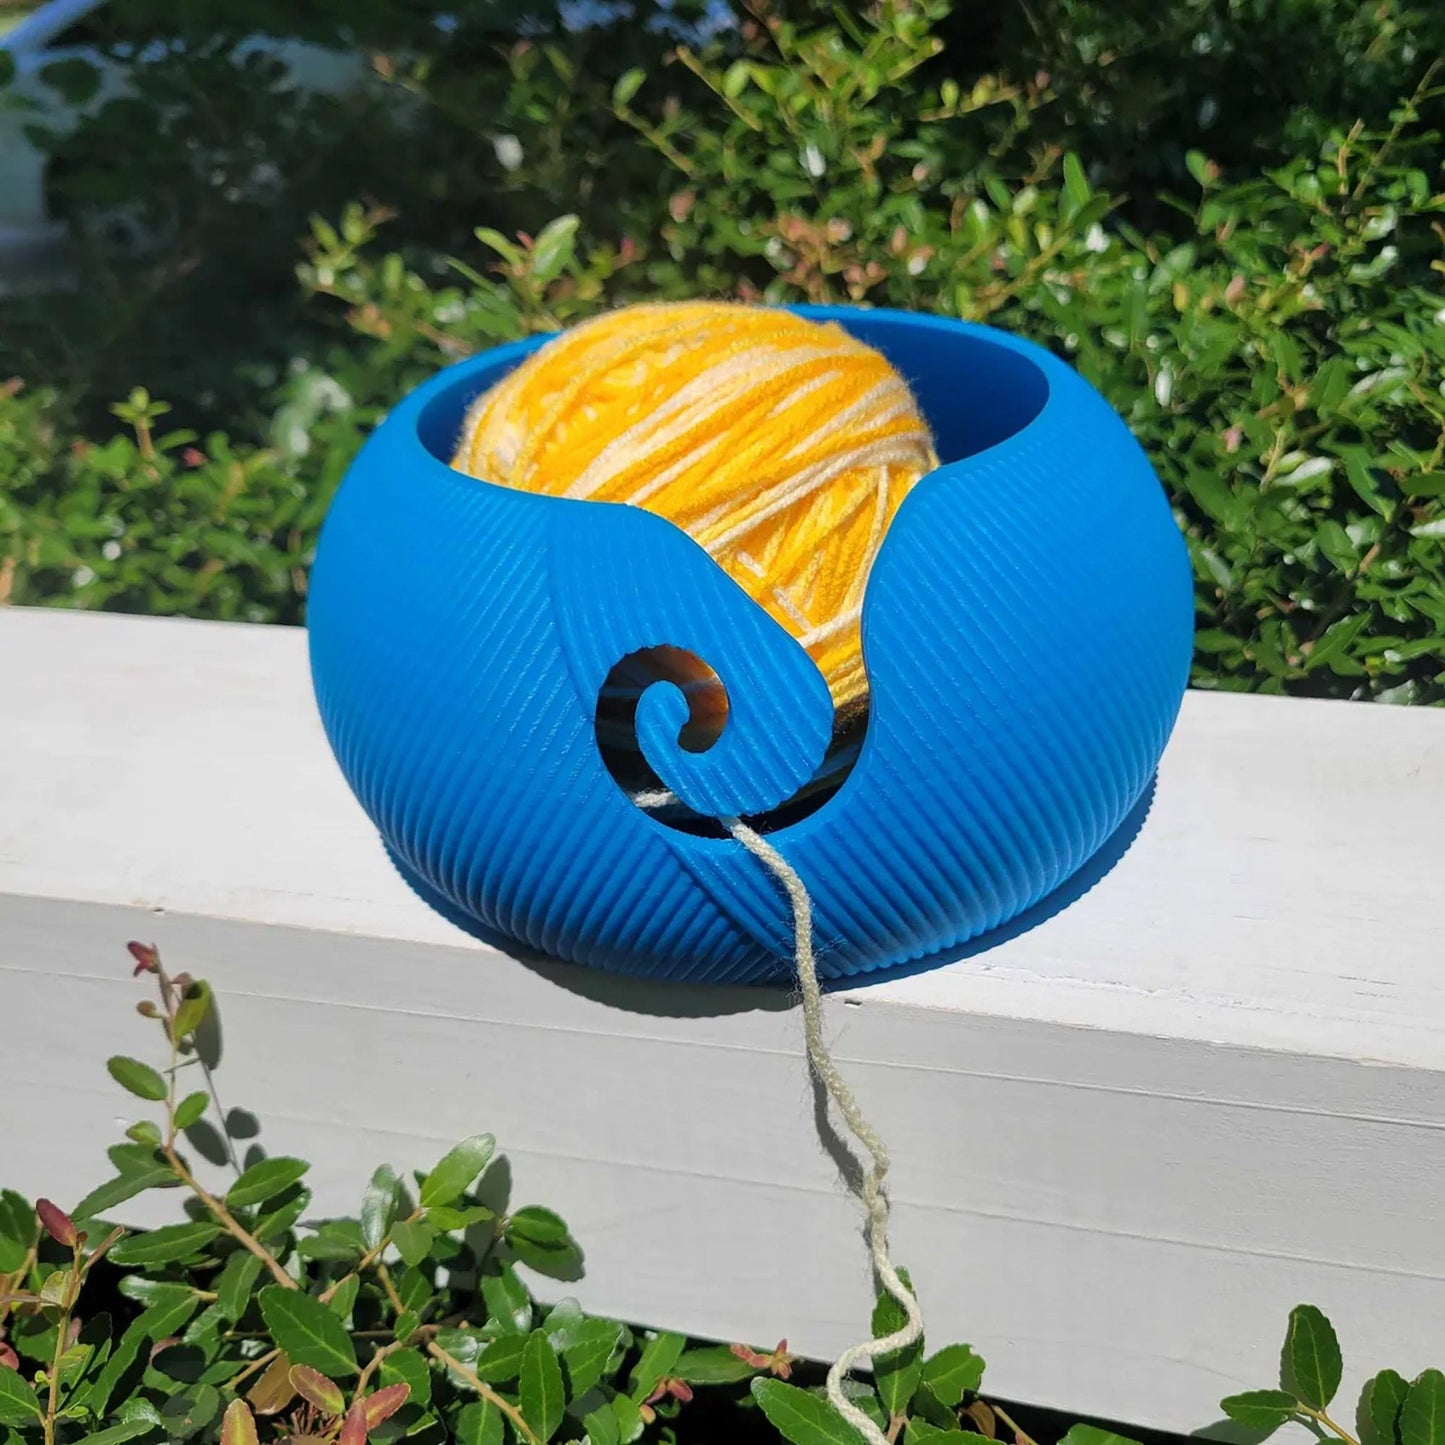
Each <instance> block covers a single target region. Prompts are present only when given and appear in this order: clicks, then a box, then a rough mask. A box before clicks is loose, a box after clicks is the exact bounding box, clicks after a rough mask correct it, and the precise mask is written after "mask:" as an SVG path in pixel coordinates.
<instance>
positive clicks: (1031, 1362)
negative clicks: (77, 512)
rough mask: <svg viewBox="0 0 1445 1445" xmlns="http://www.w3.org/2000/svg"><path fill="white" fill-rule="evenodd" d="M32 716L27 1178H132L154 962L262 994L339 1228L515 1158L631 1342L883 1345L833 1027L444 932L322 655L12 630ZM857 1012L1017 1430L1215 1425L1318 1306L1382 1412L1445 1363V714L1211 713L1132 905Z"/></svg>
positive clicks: (11, 867) (956, 1297) (859, 999)
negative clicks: (843, 1164) (382, 1198)
mask: <svg viewBox="0 0 1445 1445" xmlns="http://www.w3.org/2000/svg"><path fill="white" fill-rule="evenodd" d="M0 680H3V688H4V700H3V706H0V1020H3V1031H0V1121H3V1123H0V1183H4V1184H8V1185H10V1186H12V1187H15V1188H19V1189H22V1190H25V1191H29V1192H32V1193H34V1192H44V1193H47V1194H50V1195H53V1196H54V1197H56V1198H57V1199H58V1200H60V1201H61V1202H72V1201H73V1200H75V1199H76V1198H78V1197H79V1196H80V1195H81V1194H82V1193H83V1192H84V1191H85V1190H86V1189H88V1188H89V1187H90V1186H92V1185H93V1184H95V1183H96V1182H98V1180H99V1179H100V1178H101V1177H103V1175H104V1174H105V1173H106V1172H107V1165H106V1161H105V1158H104V1154H103V1149H104V1147H105V1146H106V1145H107V1144H109V1143H112V1142H114V1141H115V1140H116V1139H117V1138H118V1137H119V1130H120V1127H121V1126H123V1124H124V1123H125V1122H126V1121H128V1120H129V1119H130V1118H132V1117H134V1112H133V1111H132V1110H130V1109H129V1108H128V1101H127V1100H126V1098H125V1096H123V1095H121V1094H120V1093H119V1092H118V1091H117V1090H116V1089H115V1087H114V1086H113V1085H112V1084H111V1082H110V1080H109V1079H108V1078H107V1077H106V1074H105V1070H104V1067H103V1061H104V1059H105V1058H106V1056H107V1055H109V1054H111V1053H114V1052H117V1051H132V1052H134V1051H138V1050H141V1049H143V1048H145V1047H146V1044H147V1041H148V1040H147V1035H146V1033H145V1032H144V1029H145V1027H146V1026H145V1025H144V1024H142V1023H141V1021H139V1020H137V1019H136V1018H135V1016H134V1014H133V1013H132V1011H131V1007H130V1006H131V1003H132V1002H133V1001H134V999H135V997H136V985H134V984H133V983H132V982H131V981H130V979H129V976H128V974H129V969H128V960H127V958H126V956H125V954H124V951H123V945H124V943H125V941H126V940H127V939H129V938H132V937H141V938H144V939H147V940H150V939H154V940H155V941H156V942H158V943H159V944H160V945H161V947H162V949H163V951H164V953H165V954H166V956H167V957H168V959H169V960H170V961H171V962H172V963H173V964H175V965H177V966H184V967H185V968H187V969H190V970H192V971H193V972H196V973H198V974H203V975H204V976H206V977H208V978H210V979H211V981H212V982H213V983H214V984H215V986H216V988H217V990H218V992H219V995H220V999H221V1006H222V1017H223V1020H224V1028H225V1058H224V1060H223V1064H222V1068H221V1071H220V1074H219V1081H220V1084H221V1088H222V1093H223V1097H224V1098H225V1100H226V1101H227V1102H228V1103H232V1102H234V1103H236V1104H240V1105H244V1106H245V1107H247V1108H249V1109H251V1110H253V1111H254V1112H255V1113H256V1114H257V1115H258V1116H259V1117H260V1119H261V1120H262V1121H263V1132H262V1135H261V1141H262V1142H263V1143H264V1144H265V1145H266V1146H267V1147H268V1148H269V1149H270V1150H271V1151H272V1152H275V1153H287V1154H299V1155H301V1156H302V1157H305V1158H310V1159H312V1160H314V1161H315V1164H316V1168H315V1171H314V1174H315V1183H316V1187H317V1201H316V1202H317V1208H318V1211H321V1210H331V1211H336V1210H343V1209H346V1210H349V1209H353V1208H354V1207H355V1204H356V1202H357V1201H358V1198H359V1194H360V1190H361V1187H362V1185H363V1184H364V1182H365V1179H366V1177H367V1175H368V1174H369V1172H370V1169H371V1167H372V1166H373V1165H374V1164H375V1163H377V1162H379V1161H380V1160H381V1159H383V1158H385V1159H390V1160H391V1161H392V1162H393V1163H395V1164H397V1165H398V1166H414V1165H426V1164H429V1163H430V1162H431V1161H432V1160H433V1159H434V1158H435V1156H436V1155H437V1153H438V1151H439V1150H440V1149H441V1147H443V1145H444V1144H445V1143H447V1142H449V1141H451V1140H453V1139H454V1138H456V1137H459V1136H461V1135H464V1134H467V1133H470V1132H474V1131H476V1130H478V1129H482V1128H486V1129H491V1130H493V1131H494V1132H495V1133H496V1134H497V1136H498V1138H499V1139H500V1140H501V1142H502V1146H503V1148H504V1149H505V1150H506V1152H507V1153H508V1155H509V1156H510V1159H511V1161H512V1167H513V1171H514V1176H515V1180H516V1193H515V1195H514V1198H515V1199H516V1201H517V1202H519V1203H521V1202H528V1201H533V1202H545V1203H547V1204H551V1205H554V1206H555V1207H556V1208H558V1209H560V1210H561V1211H562V1212H563V1213H564V1214H565V1215H566V1217H567V1218H568V1220H569V1221H570V1223H571V1224H572V1226H573V1230H574V1232H575V1233H576V1235H577V1236H578V1237H579V1238H580V1239H581V1241H582V1243H583V1245H584V1247H585V1248H586V1251H587V1273H586V1278H585V1279H584V1280H583V1281H582V1282H581V1283H580V1284H579V1285H577V1286H575V1287H573V1288H574V1290H575V1292H576V1293H577V1294H579V1295H580V1297H581V1298H582V1299H583V1302H584V1303H585V1304H586V1305H587V1306H588V1307H589V1308H592V1309H595V1310H597V1311H601V1312H607V1313H611V1314H614V1315H618V1316H621V1317H623V1318H627V1319H630V1320H635V1321H640V1322H645V1323H653V1324H665V1325H667V1326H670V1327H673V1328H678V1329H683V1330H687V1331H691V1332H693V1333H696V1334H698V1335H702V1336H709V1337H714V1338H718V1339H723V1340H733V1339H745V1340H748V1341H750V1342H753V1343H757V1344H761V1345H766V1346H771V1345H772V1344H773V1343H774V1342H775V1341H776V1339H777V1338H778V1337H779V1336H780V1335H786V1336H787V1337H788V1338H789V1340H790V1342H791V1343H792V1345H793V1347H794V1348H795V1349H798V1350H801V1351H803V1352H806V1353H811V1354H815V1355H818V1356H827V1355H829V1354H831V1353H832V1352H834V1351H836V1350H837V1349H839V1348H840V1347H841V1346H842V1345H844V1344H845V1343H847V1342H849V1341H851V1340H852V1339H853V1338H854V1337H855V1336H857V1335H858V1333H859V1329H860V1326H861V1325H862V1324H863V1323H864V1322H865V1321H866V1314H867V1308H868V1300H869V1285H868V1280H867V1277H866V1269H865V1258H864V1253H863V1250H862V1247H861V1244H860V1242H859V1238H858V1210H857V1206H856V1204H855V1203H854V1201H853V1200H852V1199H850V1198H849V1197H848V1196H847V1195H846V1194H845V1192H844V1190H843V1187H842V1185H841V1183H840V1179H839V1175H838V1170H837V1166H836V1164H835V1162H834V1160H833V1158H831V1157H830V1155H829V1153H828V1152H827V1150H826V1149H825V1148H824V1146H823V1145H822V1143H821V1142H820V1138H819V1134H818V1129H817V1124H816V1121H815V1100H814V1098H813V1095H812V1092H811V1090H810V1088H809V1086H808V1084H807V1082H806V1076H805V1072H804V1068H803V1064H802V1059H801V1039H800V1028H799V1022H798V1019H797V1017H796V1015H795V1013H794V1012H793V1011H792V1010H791V1009H790V1008H789V1007H788V1006H787V1000H786V999H785V998H783V997H782V996H780V995H779V994H777V993H769V992H758V991H740V990H713V989H705V988H688V987H664V986H659V985H644V984H639V983H631V982H625V981H618V980H614V979H609V978H606V977H604V976H600V975H594V974H591V973H588V972H585V971H582V970H574V969H567V968H562V967H556V968H552V967H548V968H538V967H536V966H528V965H524V964H522V963H519V962H517V961H515V960H513V959H511V958H508V957H506V956H504V955H502V954H500V953H497V952H495V951H493V950H490V949H487V948H485V947H483V946H481V945H480V944H477V943H475V942H473V941H472V940H470V939H469V938H467V937H465V936H463V935H462V934H460V933H458V932H457V931H456V930H455V929H453V928H452V927H451V926H450V925H448V924H447V923H445V922H444V921H443V920H442V919H440V918H438V917H436V916H434V915H433V914H432V913H430V912H429V911H428V910H427V909H426V908H425V907H423V906H422V905H421V904H420V903H419V902H417V901H416V899H415V898H414V897H413V896H412V894H411V893H410V892H409V891H408V890H407V889H406V887H405V886H404V885H403V884H402V883H401V882H400V881H399V879H398V878H397V877H396V876H395V875H394V874H393V873H392V871H391V869H390V866H389V865H388V863H387V861H386V859H385V857H384V855H383V853H382V850H381V848H380V846H379V845H378V843H377V840H376V838H375V836H374V834H373V832H372V830H371V828H370V826H369V825H368V823H367V820H366V819H365V817H364V816H363V815H362V813H361V812H360V810H359V808H358V807H357V805H356V803H355V802H354V801H353V800H352V798H351V796H350V794H349V793H348V791H347V790H346V787H345V786H344V784H343V782H342V780H341V778H340V776H339V774H338V772H337V770H336V767H335V765H334V763H333V762H332V759H331V756H330V754H329V752H328V750H327V748H326V744H325V741H324V739H323V737H322V734H321V729H320V726H319V723H318V722H317V719H316V716H315V712H314V708H313V705H312V702H311V697H310V693H309V685H308V679H307V673H306V661H305V648H304V638H303V636H302V635H301V633H299V632H297V631H294V630H290V629H284V628H264V627H246V626H236V625H216V624H206V623H194V622H176V621H157V620H141V619H132V618H120V617H99V616H84V615H76V614H67V613H60V612H43V611H23V610H15V609H11V610H3V609H0ZM830 1008H831V1011H832V1014H831V1017H832V1026H833V1032H834V1036H835V1039H836V1046H837V1051H838V1054H839V1057H840V1060H841V1062H842V1064H843V1066H844V1067H845V1068H846V1070H847V1071H848V1073H849V1076H850V1077H851V1078H852V1079H853V1080H854V1081H855V1082H856V1086H857V1089H858V1092H859V1093H860V1095H861V1096H862V1098H863V1101H864V1103H865V1106H866V1109H867V1111H868V1112H869V1114H870V1115H872V1116H874V1117H875V1118H876V1119H877V1121H878V1122H879V1124H880V1125H881V1127H882V1129H883V1132H884V1133H885V1134H886V1136H887V1137H888V1138H889V1139H890V1140H891V1141H893V1144H894V1150H895V1160H896V1162H895V1168H894V1175H893V1180H894V1183H893V1193H894V1200H895V1209H896V1228H895V1238H896V1254H897V1256H898V1257H899V1259H900V1260H901V1261H903V1262H905V1263H907V1264H909V1265H911V1267H912V1269H913V1272H914V1276H915V1278H916V1279H917V1280H919V1281H920V1283H921V1286H922V1295H923V1300H924V1305H925V1309H926V1311H927V1314H928V1317H929V1327H930V1334H931V1336H932V1337H933V1339H934V1340H935V1341H936V1342H938V1343H943V1342H945V1341H946V1340H951V1339H966V1340H969V1341H971V1342H972V1343H973V1344H974V1345H975V1346H976V1347H978V1348H979V1349H980V1350H981V1351H982V1352H983V1353H984V1355H985V1356H986V1357H987V1359H988V1361H989V1384H990V1386H991V1388H992V1389H993V1391H994V1392H995V1393H997V1394H998V1395H999V1396H1000V1397H1002V1398H1013V1399H1020V1400H1026V1401H1030V1402H1033V1403H1038V1404H1049V1405H1057V1406H1060V1407H1064V1408H1067V1409H1070V1410H1075V1411H1079V1412H1087V1413H1093V1414H1097V1415H1102V1416H1105V1417H1111V1418H1114V1419H1118V1420H1122V1421H1126V1422H1130V1423H1133V1424H1136V1425H1153V1426H1163V1427H1172V1428H1176V1429H1185V1430H1189V1429H1195V1428H1198V1427H1200V1426H1203V1425H1205V1424H1207V1423H1208V1422H1210V1421H1212V1420H1214V1419H1215V1418H1217V1411H1216V1410H1215V1408H1214V1407H1215V1403H1216V1402H1217V1400H1218V1399H1219V1397H1220V1396H1222V1395H1224V1394H1226V1393H1229V1392H1231V1391H1233V1390H1236V1389H1240V1388H1246V1387H1251V1386H1258V1385H1268V1384H1271V1383H1273V1379H1272V1376H1273V1373H1274V1371H1275V1369H1276V1367H1277V1361H1278V1349H1279V1341H1280V1338H1281V1335H1282V1328H1283V1323H1284V1319H1285V1315H1286V1312H1287V1311H1288V1309H1289V1307H1290V1306H1291V1305H1293V1304H1295V1303H1297V1302H1299V1301H1302V1300H1310V1301H1313V1302H1315V1303H1317V1304H1319V1305H1321V1306H1322V1307H1323V1308H1324V1309H1325V1310H1326V1311H1327V1312H1328V1313H1330V1314H1331V1315H1332V1316H1333V1317H1334V1318H1335V1321H1336V1323H1337V1325H1338V1326H1339V1327H1340V1329H1341V1332H1342V1334H1343V1335H1344V1338H1345V1347H1346V1358H1347V1362H1348V1364H1349V1365H1350V1366H1351V1367H1352V1374H1351V1377H1350V1378H1351V1379H1353V1380H1354V1381H1355V1382H1356V1383H1358V1381H1359V1379H1360V1378H1362V1376H1363V1373H1364V1372H1365V1371H1366V1369H1367V1368H1369V1367H1378V1366H1379V1365H1382V1364H1386V1363H1388V1364H1391V1365H1393V1366H1394V1367H1396V1368H1398V1369H1400V1370H1402V1371H1404V1372H1406V1373H1407V1374H1409V1373H1410V1372H1411V1371H1412V1370H1418V1369H1420V1368H1421V1367H1423V1366H1425V1365H1426V1364H1433V1363H1438V1356H1439V1355H1440V1353H1441V1351H1442V1346H1445V1248H1442V1244H1441V1228H1442V1223H1445V712H1441V711H1428V710H1407V709H1393V708H1386V707H1372V706H1366V705H1363V704H1361V705H1355V704H1345V703H1317V702H1301V701H1286V700H1281V699H1273V698H1255V697H1234V696H1222V695H1213V694H1208V693H1192V694H1190V696H1189V697H1188V699H1187V700H1186V703H1185V707H1184V711H1183V715H1182V717H1181V719H1180V722H1179V726H1178V729H1177V731H1176V733H1175V736H1174V739H1173V742H1172V743H1171V745H1170V747H1169V751H1168V753H1167V755H1166V757H1165V760H1164V764H1163V767H1162V769H1161V772H1160V777H1159V783H1158V791H1157V795H1156V798H1155V802H1154V806H1153V808H1152V811H1151V812H1150V814H1149V817H1148V819H1147V821H1146V822H1145V824H1144V827H1143V829H1142V831H1141V833H1140V835H1139V837H1138V839H1137V841H1136V842H1135V844H1134V845H1133V847H1132V848H1131V849H1130V850H1129V851H1128V852H1127V853H1126V854H1125V856H1124V857H1123V859H1122V860H1121V861H1120V862H1119V863H1118V864H1117V866H1115V867H1114V868H1113V870H1112V871H1111V872H1109V873H1108V874H1107V875H1106V876H1105V877H1104V878H1103V879H1102V880H1101V881H1100V882H1098V883H1097V885H1096V886H1095V887H1094V888H1093V889H1092V890H1090V891H1089V892H1088V893H1086V894H1085V895H1084V896H1083V897H1081V898H1080V899H1079V900H1078V901H1077V902H1075V903H1074V904H1072V905H1071V906H1070V907H1068V908H1067V909H1065V910H1064V911H1063V912H1062V913H1059V914H1058V915H1056V916H1054V917H1052V918H1050V919H1049V920H1048V921H1046V922H1045V923H1043V924H1041V925H1040V926H1039V927H1037V928H1035V929H1033V930H1032V931H1029V932H1026V933H1023V934H1022V935H1020V936H1018V937H1015V938H1013V939H1011V940H1010V941H1008V942H1006V943H1003V944H1001V945H1000V946H998V947H996V948H994V949H992V950H990V951H988V952H984V953H981V954H979V955H978V956H976V957H973V958H971V959H967V960H965V961H962V962H959V963H957V964H954V965H951V966H949V967H945V968H940V969H936V970H934V971H932V972H928V973H924V974H920V975H918V976H916V977H912V978H905V979H898V980H894V981H890V982H886V983H881V984H876V985H873V986H870V987H863V988H858V989H856V990H853V991H851V992H848V993H843V994H839V995H836V996H835V997H834V999H833V1001H832V1003H831V1004H830ZM129 1102H130V1103H134V1102H135V1101H129ZM149 1200H150V1202H149V1203H148V1202H147V1201H146V1200H145V1199H143V1200H140V1201H137V1202H136V1208H137V1213H136V1221H137V1222H142V1223H144V1222H146V1221H147V1220H148V1219H152V1218H154V1217H156V1216H155V1214H154V1213H152V1214H147V1213H146V1209H151V1210H157V1209H171V1208H174V1196H163V1195H162V1196H150V1197H149ZM555 1288H556V1287H554V1289H555Z"/></svg>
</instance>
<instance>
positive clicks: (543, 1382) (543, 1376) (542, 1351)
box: [517, 1330, 567, 1440]
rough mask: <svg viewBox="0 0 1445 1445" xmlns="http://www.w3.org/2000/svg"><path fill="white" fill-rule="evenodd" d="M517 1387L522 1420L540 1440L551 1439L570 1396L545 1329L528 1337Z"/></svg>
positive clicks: (533, 1332)
mask: <svg viewBox="0 0 1445 1445" xmlns="http://www.w3.org/2000/svg"><path fill="white" fill-rule="evenodd" d="M517 1388H518V1394H519V1397H520V1402H521V1407H522V1415H523V1418H525V1420H526V1421H527V1423H528V1424H529V1425H530V1426H531V1427H532V1429H533V1430H534V1431H535V1432H536V1434H537V1436H538V1438H539V1439H541V1440H550V1439H551V1438H552V1436H553V1435H554V1434H555V1433H556V1430H557V1427H558V1426H559V1425H560V1424H561V1423H562V1413H563V1411H564V1410H565V1409H566V1408H567V1396H566V1393H565V1391H564V1390H563V1388H562V1367H561V1365H560V1364H559V1363H558V1361H557V1352H556V1351H555V1350H554V1349H553V1348H552V1342H551V1340H549V1339H548V1338H547V1336H546V1333H545V1332H544V1331H542V1330H533V1331H532V1333H531V1334H530V1335H528V1336H527V1344H526V1348H525V1349H524V1350H523V1352H522V1373H521V1375H520V1376H519V1377H518V1382H517Z"/></svg>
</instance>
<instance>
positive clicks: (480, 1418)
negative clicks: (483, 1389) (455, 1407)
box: [455, 1400, 502, 1445]
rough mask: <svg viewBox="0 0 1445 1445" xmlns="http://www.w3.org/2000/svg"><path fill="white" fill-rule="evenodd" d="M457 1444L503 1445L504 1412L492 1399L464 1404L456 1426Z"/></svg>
mask: <svg viewBox="0 0 1445 1445" xmlns="http://www.w3.org/2000/svg"><path fill="white" fill-rule="evenodd" d="M455 1434H456V1445H502V1412H501V1411H500V1410H499V1409H497V1407H496V1406H495V1405H494V1404H493V1403H492V1402H491V1401H490V1400H473V1401H472V1403H471V1404H469V1405H463V1406H462V1408H461V1410H460V1412H459V1413H458V1415H457V1422H456V1426H455Z"/></svg>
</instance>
